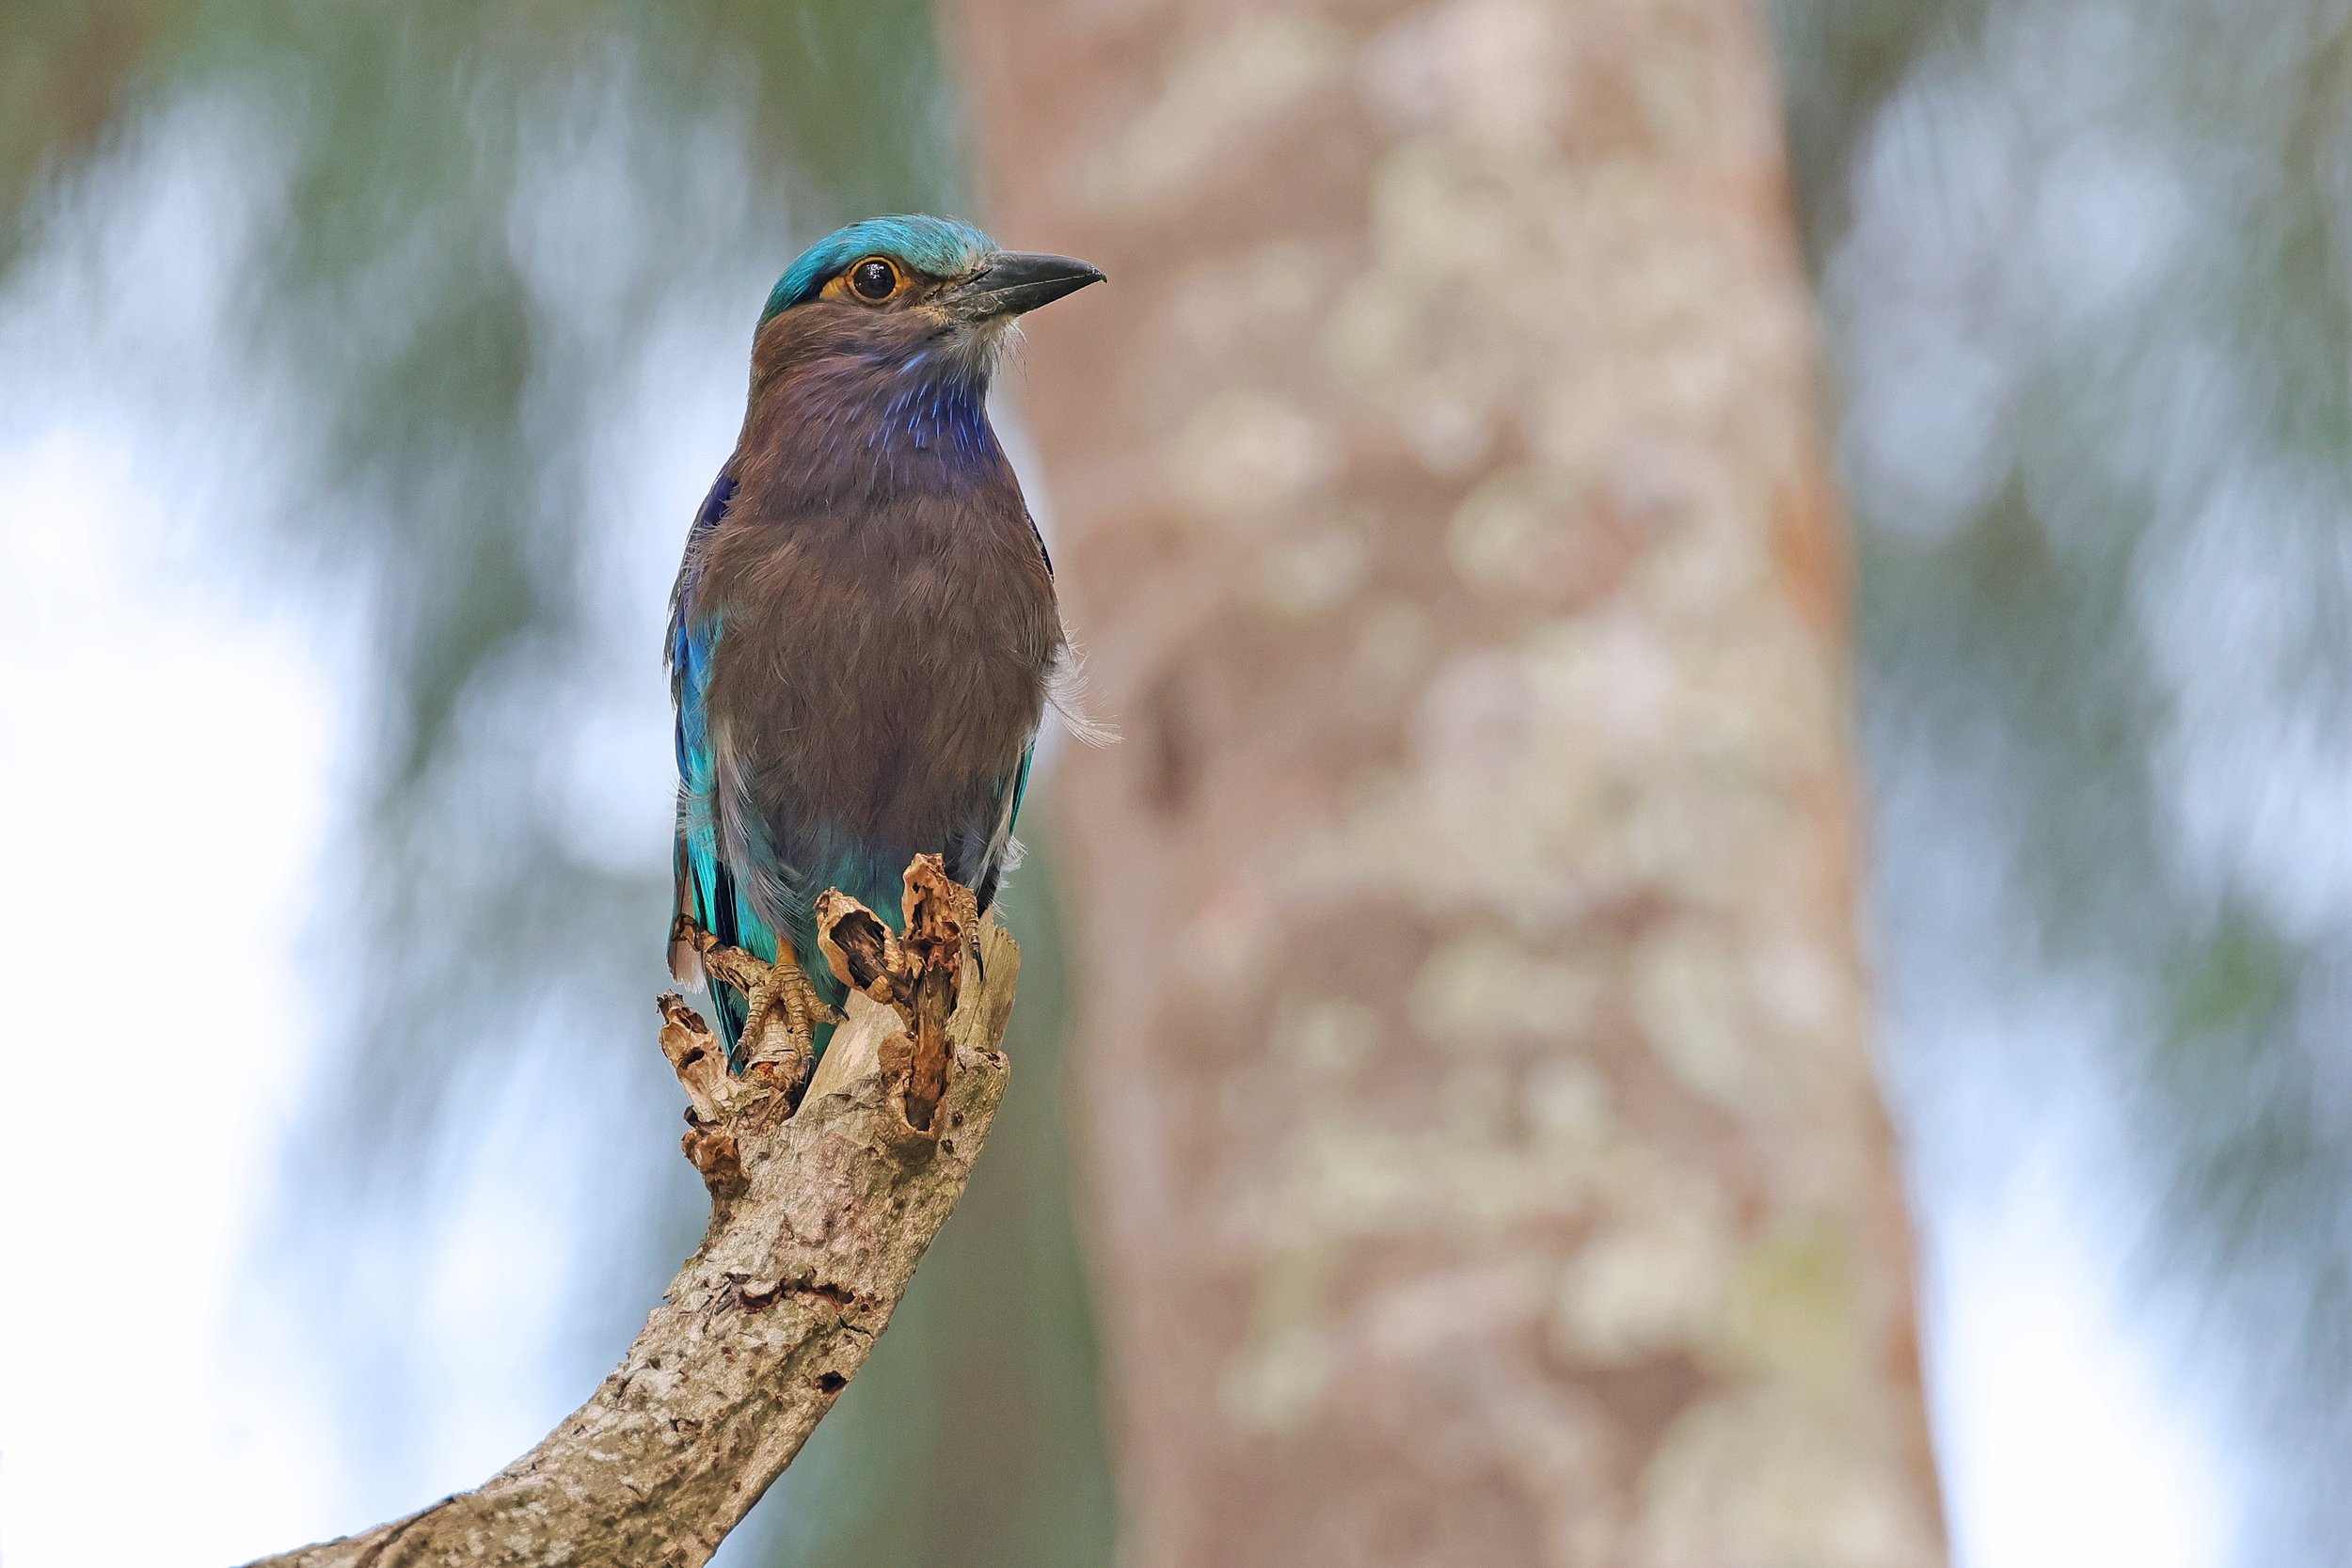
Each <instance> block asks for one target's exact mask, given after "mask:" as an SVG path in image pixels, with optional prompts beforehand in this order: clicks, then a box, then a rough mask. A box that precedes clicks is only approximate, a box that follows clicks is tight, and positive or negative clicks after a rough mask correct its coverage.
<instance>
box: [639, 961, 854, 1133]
mask: <svg viewBox="0 0 2352 1568" xmlns="http://www.w3.org/2000/svg"><path fill="white" fill-rule="evenodd" d="M678 924H679V929H678V937H679V939H680V940H681V941H686V942H691V943H692V944H693V946H694V949H695V951H696V952H697V953H698V954H700V955H701V958H702V966H703V974H705V975H706V976H707V978H708V979H709V981H710V983H711V984H713V985H722V984H723V985H729V986H733V987H734V988H735V989H736V990H739V991H741V992H742V993H743V999H744V1020H743V1034H742V1037H741V1038H739V1040H738V1041H737V1042H736V1049H737V1053H738V1055H739V1058H740V1063H739V1076H740V1077H742V1078H743V1079H745V1080H746V1081H747V1082H749V1083H750V1084H752V1085H756V1086H758V1087H761V1088H770V1089H775V1090H777V1091H780V1092H781V1093H782V1094H783V1095H784V1098H785V1103H786V1104H787V1106H788V1107H791V1106H798V1105H799V1103H800V1101H801V1095H802V1092H803V1090H805V1089H806V1088H807V1087H808V1079H809V1074H810V1072H811V1071H812V1070H813V1069H815V1067H816V1065H817V1025H818V1024H820V1023H838V1022H841V1015H840V1014H838V1013H836V1012H834V1010H833V1009H832V1008H831V1007H828V1006H825V1002H824V999H823V998H822V997H820V996H818V994H817V988H816V987H815V986H814V985H813V984H811V983H810V981H809V978H808V975H807V974H805V973H803V971H802V969H801V964H800V958H799V957H798V955H796V954H795V953H794V952H793V951H792V944H791V943H790V942H780V943H778V945H777V951H776V961H775V962H773V963H766V962H763V961H761V960H760V959H758V958H754V957H753V956H752V955H751V954H749V953H747V952H745V951H744V950H743V949H742V948H740V947H730V946H727V945H726V944H725V943H723V942H720V941H719V940H718V939H717V938H715V937H713V936H711V935H710V933H709V932H707V931H705V930H702V929H701V928H699V927H695V926H693V925H691V923H690V922H688V921H686V920H685V919H684V918H683V917H681V918H680V920H679V923H678Z"/></svg>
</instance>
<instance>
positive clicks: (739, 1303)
mask: <svg viewBox="0 0 2352 1568" xmlns="http://www.w3.org/2000/svg"><path fill="white" fill-rule="evenodd" d="M937 860H938V857H936V856H926V857H924V860H923V861H920V862H918V863H916V867H915V868H914V869H913V870H910V871H909V873H908V886H909V895H908V896H909V906H910V908H909V915H910V922H909V923H910V926H911V927H913V928H914V933H915V934H914V936H912V937H910V939H909V941H908V942H907V943H906V944H905V948H904V950H903V951H902V950H901V949H900V947H899V945H898V943H897V942H892V943H891V946H890V951H889V953H888V955H886V956H885V958H884V960H883V962H882V964H881V965H879V966H869V967H868V968H867V969H866V972H865V973H863V974H859V975H857V976H856V977H854V978H852V977H850V976H849V975H845V976H844V978H845V979H850V983H851V984H852V985H853V986H856V987H858V988H860V989H859V990H853V991H852V993H851V994H850V998H849V1004H848V1010H847V1015H846V1022H844V1023H843V1024H842V1026H841V1028H840V1030H839V1032H838V1033H837V1034H836V1035H835V1036H834V1040H833V1043H832V1045H831V1047H830V1048H829V1049H828V1050H827V1052H826V1053H825V1056H824V1059H823V1060H822V1061H821V1062H820V1063H818V1068H817V1071H816V1075H815V1077H814V1078H813V1079H812V1080H811V1081H810V1082H809V1084H808V1086H807V1092H806V1094H805V1096H804V1097H801V1098H799V1101H798V1109H797V1110H796V1109H794V1108H793V1104H794V1099H795V1095H796V1093H797V1090H798V1084H797V1082H795V1081H791V1080H790V1075H789V1072H788V1070H787V1072H785V1073H783V1074H780V1075H779V1074H770V1073H764V1072H763V1071H762V1070H761V1061H760V1056H759V1052H760V1046H759V1044H758V1043H757V1041H756V1040H755V1034H754V1033H751V1032H747V1034H746V1040H747V1041H750V1042H754V1062H753V1065H752V1067H751V1069H748V1070H747V1071H746V1072H745V1073H744V1074H743V1075H742V1076H741V1077H735V1076H732V1075H730V1074H728V1073H727V1072H726V1070H725V1068H724V1066H723V1057H722V1055H721V1053H720V1050H719V1047H718V1044H717V1042H716V1041H715V1040H714V1039H713V1038H712V1037H711V1036H710V1034H709V1032H708V1031H707V1029H706V1028H704V1027H703V1025H702V1022H701V1020H699V1019H697V1018H695V1016H694V1015H693V1014H692V1013H691V1012H688V1011H687V1010H686V1008H685V1007H684V1006H683V1005H681V1004H679V1003H678V1002H677V1001H676V999H675V998H674V997H673V998H665V999H664V1006H663V1013H664V1018H665V1022H664V1025H663V1028H662V1049H663V1050H664V1051H665V1052H666V1053H668V1054H669V1057H670V1060H671V1062H672V1064H673V1065H674V1066H675V1067H676V1069H677V1071H678V1077H679V1080H680V1082H681V1083H682V1084H683V1085H684V1086H685V1088H686V1091H687V1098H688V1101H689V1102H690V1104H691V1111H690V1115H689V1121H690V1126H689V1129H688V1132H687V1134H686V1139H685V1147H686V1150H687V1153H688V1155H689V1157H690V1158H691V1159H692V1160H693V1162H694V1164H695V1165H696V1167H697V1168H698V1169H700V1170H701V1171H702V1173H703V1176H704V1179H705V1180H706V1182H707V1184H708V1186H709V1187H710V1191H711V1196H712V1213H711V1222H710V1228H709V1231H708V1232H707V1234H706V1235H705V1236H704V1238H703V1243H702V1245H701V1247H700V1248H698V1249H697V1250H696V1251H695V1253H694V1255H693V1257H691V1258H690V1259H687V1262H686V1265H685V1266H684V1267H683V1268H682V1269H680V1270H679V1271H678V1275H677V1277H676V1278H675V1279H674V1280H672V1281H671V1284H670V1289H669V1291H668V1292H667V1295H666V1297H665V1300H664V1303H663V1305H662V1306H661V1307H658V1308H656V1309H655V1311H654V1313H653V1315H652V1316H651V1317H649V1318H648V1319H647V1320H646V1321H645V1327H644V1331H643V1332H642V1333H640V1334H639V1335H638V1337H637V1341H636V1343H635V1344H633V1345H631V1346H630V1347H629V1351H628V1357H627V1358H626V1359H625V1360H623V1361H622V1363H621V1365H620V1367H619V1368H618V1369H616V1370H614V1371H613V1372H612V1375H611V1376H609V1377H607V1378H606V1379H605V1380H604V1385H603V1386H601V1387H599V1388H598V1389H597V1390H596V1394H595V1396H594V1397H593V1398H591V1399H590V1400H589V1402H587V1403H586V1404H584V1405H582V1406H580V1409H579V1410H578V1411H577V1412H575V1413H574V1414H573V1415H572V1416H571V1417H570V1418H569V1419H567V1420H565V1421H564V1424H563V1425H562V1426H560V1427H558V1428H556V1430H555V1431H554V1432H552V1433H549V1434H548V1437H547V1438H546V1439H545V1440H544V1441H543V1442H541V1443H540V1444H539V1446H538V1447H537V1448H535V1449H532V1451H531V1452H530V1453H528V1454H526V1455H524V1456H523V1457H522V1458H521V1459H518V1460H516V1462H515V1463H514V1464H513V1465H508V1466H507V1467H506V1468H505V1469H503V1470H501V1471H500V1472H499V1473H498V1474H497V1475H496V1476H494V1477H492V1478H491V1479H490V1480H489V1481H485V1483H484V1484H483V1485H482V1486H480V1487H479V1488H477V1489H475V1490H474V1491H471V1492H465V1493H460V1494H459V1495H457V1496H455V1497H449V1498H445V1499H443V1500H442V1501H441V1502H438V1503H436V1504H435V1505H434V1506H433V1507H431V1508H428V1509H426V1510H424V1511H423V1512H421V1513H415V1514H411V1515H410V1516H409V1517H407V1518H405V1519H399V1520H394V1521H393V1522H391V1523H390V1524H387V1525H382V1526H379V1527H377V1528H374V1529H372V1530H369V1531H366V1532H365V1533H363V1534H360V1535H355V1536H349V1537H346V1538H344V1539H342V1540H340V1541H333V1542H328V1543H326V1544H322V1545H316V1546H310V1547H306V1548H304V1549H302V1550H300V1551H295V1552H289V1553H286V1554H285V1555H283V1556H280V1557H273V1558H268V1559H265V1560H262V1562H260V1563H256V1564H254V1565H252V1568H397V1565H402V1564H408V1565H415V1568H423V1565H426V1564H434V1565H440V1564H459V1563H463V1564H467V1565H469V1568H494V1565H500V1564H504V1565H511V1568H522V1565H524V1564H531V1565H541V1564H564V1563H571V1564H580V1565H582V1568H588V1565H597V1564H622V1563H626V1564H629V1565H630V1568H637V1565H640V1564H643V1565H645V1568H691V1565H692V1564H697V1563H701V1562H705V1561H707V1560H708V1559H709V1557H710V1555H711V1553H712V1552H714V1551H715V1550H717V1549H718V1545H719V1543H720V1542H721V1541H723V1540H724V1539H725V1538H726V1535H727V1532H728V1531H729V1530H731V1529H733V1528H735V1526H736V1525H737V1524H738V1523H739V1522H740V1521H741V1519H742V1517H743V1515H744V1514H745V1513H748V1512H749V1511H750V1509H751V1506H752V1505H753V1504H754V1503H755V1502H757V1501H758V1500H759V1497H760V1494H761V1493H763V1492H765V1491H766V1490H767V1489H768V1486H769V1484H770V1483H771V1481H774V1480H775V1479H776V1477H777V1476H779V1475H781V1474H783V1472H784V1469H785V1467H786V1466H787V1465H789V1464H790V1463H791V1462H792V1457H793V1455H795V1454H796V1453H798V1452H799V1451H800V1449H801V1445H802V1444H803V1442H805V1441H806V1440H807V1438H808V1434H809V1433H810V1432H811V1431H812V1430H814V1429H815V1427H816V1425H817V1423H818V1421H819V1420H820V1419H822V1418H823V1417H824V1415H825V1413H826V1412H827V1411H828V1410H830V1409H832V1408H833V1403H834V1400H835V1399H837V1398H838V1397H839V1396H840V1393H841V1390H842V1389H843V1388H844V1387H845V1386H847V1385H848V1383H849V1380H850V1377H851V1376H853V1375H854V1374H855V1373H856V1371H857V1370H858V1367H859V1366H860V1364H862V1363H863V1362H864V1361H865V1359H866V1352H867V1351H868V1350H870V1349H871V1348H872V1346H873V1343H874V1339H875V1338H876V1336H878V1335H880V1334H881V1333H882V1329H883V1328H884V1326H886V1325H887V1324H888V1323H889V1322H890V1314H891V1312H892V1311H893V1309H895V1308H896V1307H897V1306H898V1298H899V1296H900V1294H901V1293H902V1292H904V1291H905V1290H906V1286H907V1281H908V1280H909V1279H910V1278H912V1277H913V1275H914V1266H915V1264H916V1263H917V1262H918V1261H919V1260H920V1259H922V1256H923V1252H924V1249H925V1248H927V1247H928V1246H930V1242H931V1238H932V1237H933V1236H934V1235H936V1234H937V1233H938V1231H939V1227H941V1225H943V1224H944V1223H946V1218H947V1215H948V1212H950V1211H951V1210H952V1209H954V1207H955V1204H956V1200H957V1199H958V1198H959V1197H961V1196H962V1194H963V1189H964V1183H965V1181H966V1180H968V1179H969V1177H970V1175H971V1171H972V1163H973V1161H974V1160H975V1159H976V1158H977V1156H978V1154H979V1151H980V1145H981V1143H982V1142H983V1141H984V1140H985V1139H986V1138H987V1136H988V1129H989V1124H990V1122H991V1121H992V1120H993V1118H994V1117H995V1114H996V1106H997V1104H998V1102H999V1101H1001V1100H1002V1098H1003V1096H1004V1091H1005V1082H1006V1075H1007V1072H1008V1070H1009V1064H1008V1063H1007V1061H1006V1058H1005V1056H1004V1055H1003V1053H1001V1051H999V1049H998V1047H999V1045H1000V1043H1001V1042H1002V1040H1003V1038H1004V1032H1005V1023H1006V1021H1007V1020H1008V1019H1009V1017H1010V1016H1011V1013H1012V993H1013V984H1014V981H1015V979H1016V978H1017V977H1018V974H1019V972H1020V953H1019V950H1018V949H1017V948H1015V946H1014V945H1013V942H1012V939H1011V938H1010V937H1009V936H1007V935H1006V934H1005V933H1004V931H1003V930H1002V929H1001V928H999V927H996V926H995V925H994V924H993V922H992V923H990V924H987V925H985V926H982V927H978V932H977V946H976V945H975V943H974V942H973V940H972V938H973V933H974V922H973V919H972V895H971V894H970V893H969V892H968V891H966V890H964V889H962V888H959V887H956V886H955V885H954V884H953V883H950V882H948V881H947V880H946V876H945V874H944V873H942V872H940V871H939V869H938V865H937ZM926 863H928V865H927V864H926ZM829 896H833V895H829ZM833 913H834V918H836V919H842V918H859V917H862V918H864V919H865V920H867V921H871V920H872V917H871V916H870V915H867V914H866V913H865V911H863V910H862V909H861V908H860V907H859V906H857V905H856V903H855V902H854V901H853V900H848V899H841V900H839V901H838V902H837V903H836V904H835V906H834V911H833ZM949 954H952V955H953V956H952V957H947V955H949ZM943 964H945V965H946V966H947V967H950V968H951V969H953V970H956V971H960V974H961V978H960V980H959V981H958V983H957V985H956V992H957V1001H956V1006H955V1007H954V1010H953V1012H952V1014H951V1015H950V1016H949V1017H948V1019H947V1022H946V1028H945V1045H946V1049H947V1051H948V1052H949V1053H951V1061H952V1067H951V1069H947V1071H946V1092H945V1096H944V1099H940V1100H939V1101H937V1102H936V1108H935V1116H934V1117H932V1119H931V1121H930V1131H928V1132H926V1131H924V1130H922V1129H919V1128H917V1127H916V1126H914V1125H912V1124H911V1123H910V1122H909V1120H908V1117H907V1113H908V1110H909V1108H910V1101H911V1099H915V1098H919V1095H920V1093H921V1092H922V1090H921V1087H920V1085H913V1084H911V1082H910V1079H911V1077H912V1076H914V1071H915V1069H917V1068H919V1067H920V1065H921V1064H920V1061H919V1057H920V1055H921V1053H920V1051H919V1049H918V1048H917V1046H916V1045H915V1044H914V1043H913V1040H912V1039H911V1037H910V1024H911V1023H913V1024H914V1034H915V1035H916V1036H920V1035H922V1034H923V1033H925V1031H924V1029H923V1028H922V1015H921V1012H920V1010H919V1008H906V1007H902V1006H894V1005H893V1001H894V997H893V991H894V984H893V982H894V981H895V982H896V986H895V990H896V992H897V994H898V995H899V996H907V995H915V996H921V995H928V994H930V992H931V991H932V990H936V985H935V983H934V976H935V974H936V972H937V971H938V970H939V969H940V968H941V967H942V966H943ZM781 1005H782V1004H781V1001H780V1000H779V1003H778V1006H781ZM765 1010H766V1009H764V1008H763V1007H761V1006H755V1020H756V1019H757V1017H758V1016H759V1015H760V1014H761V1013H762V1012H763V1011H765ZM776 1033H777V1034H778V1035H779V1036H780V1035H781V1033H782V1032H781V1031H780V1030H779V1031H776ZM772 1046H773V1050H772V1057H771V1059H772V1060H773V1061H775V1062H777V1063H779V1064H787V1065H789V1064H795V1063H797V1062H798V1061H799V1060H800V1056H799V1054H798V1053H794V1052H792V1051H790V1050H788V1049H786V1048H784V1046H783V1043H782V1041H781V1039H780V1038H779V1039H778V1040H776V1041H774V1042H772ZM917 1109H918V1117H919V1116H920V1114H921V1113H920V1108H919V1107H918V1108H917Z"/></svg>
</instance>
